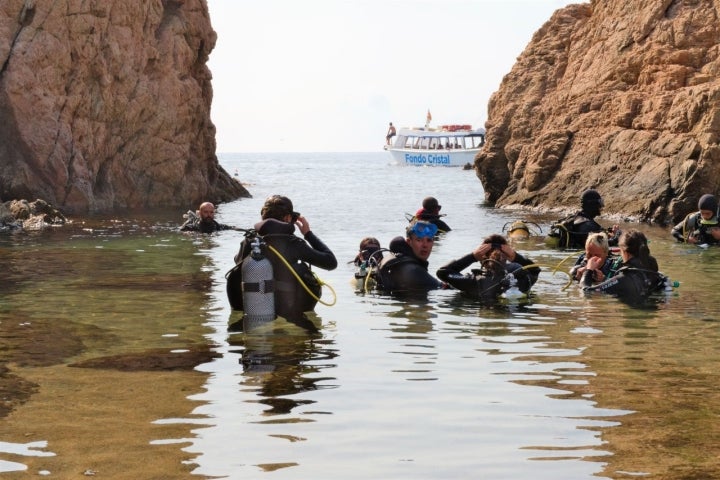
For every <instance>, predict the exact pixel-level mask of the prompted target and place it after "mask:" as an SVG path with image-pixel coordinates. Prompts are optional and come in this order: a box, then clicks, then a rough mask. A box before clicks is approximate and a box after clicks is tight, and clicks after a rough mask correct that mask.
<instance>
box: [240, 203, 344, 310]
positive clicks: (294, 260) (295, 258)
mask: <svg viewBox="0 0 720 480" xmlns="http://www.w3.org/2000/svg"><path fill="white" fill-rule="evenodd" d="M260 215H261V217H262V221H260V222H258V223H256V224H255V226H254V229H255V231H256V232H257V234H258V235H260V236H261V237H262V239H263V241H264V242H265V243H266V244H267V245H269V246H271V247H273V248H274V249H275V250H277V251H278V253H279V254H280V255H282V257H283V258H284V259H285V260H286V261H287V263H288V264H290V265H291V266H292V268H293V269H294V270H295V271H296V272H297V273H298V275H299V276H300V278H302V279H303V281H304V282H305V284H306V285H307V286H308V287H309V288H310V290H311V291H313V293H314V294H315V296H317V297H319V296H320V293H321V291H320V290H321V287H320V285H319V283H318V282H317V280H316V279H315V278H314V276H313V274H312V272H311V269H310V267H311V266H316V267H319V268H322V269H325V270H333V269H335V268H336V267H337V259H336V258H335V255H334V254H333V252H332V251H331V250H330V249H329V248H328V247H327V246H326V245H325V244H324V243H323V242H322V241H321V240H320V239H319V238H318V237H317V236H316V235H315V234H314V233H313V232H312V231H311V230H310V224H309V223H308V221H307V219H306V218H305V217H304V216H302V215H301V214H299V213H297V212H294V211H293V204H292V201H291V200H290V199H289V198H287V197H283V196H281V195H272V196H270V197H268V198H267V199H266V200H265V204H264V205H263V207H262V209H261V210H260ZM296 226H297V228H298V230H300V233H302V235H303V237H304V240H303V238H300V237H298V236H296V235H295V234H294V233H295V227H296ZM250 243H251V242H250V241H248V239H246V240H243V242H242V243H241V245H240V251H239V252H238V253H237V255H235V263H236V264H237V263H240V262H241V261H243V259H245V258H246V257H247V256H248V255H249V253H250ZM267 258H268V259H269V260H270V263H271V264H272V267H273V277H274V278H273V279H274V288H275V313H276V314H277V315H279V316H281V317H283V318H285V319H286V320H288V321H290V322H293V323H300V322H301V320H302V319H304V318H305V317H304V315H303V312H308V311H311V310H313V309H314V308H315V305H316V304H317V300H316V299H315V298H313V297H312V296H311V295H310V294H308V293H307V292H306V291H305V289H304V288H303V287H302V285H300V283H299V282H298V280H297V278H295V276H294V275H293V273H292V272H291V271H290V269H289V268H288V266H287V265H285V263H284V262H283V261H282V260H281V259H280V258H279V257H278V255H277V254H275V253H274V252H272V251H270V252H268V254H267ZM303 323H304V322H303Z"/></svg>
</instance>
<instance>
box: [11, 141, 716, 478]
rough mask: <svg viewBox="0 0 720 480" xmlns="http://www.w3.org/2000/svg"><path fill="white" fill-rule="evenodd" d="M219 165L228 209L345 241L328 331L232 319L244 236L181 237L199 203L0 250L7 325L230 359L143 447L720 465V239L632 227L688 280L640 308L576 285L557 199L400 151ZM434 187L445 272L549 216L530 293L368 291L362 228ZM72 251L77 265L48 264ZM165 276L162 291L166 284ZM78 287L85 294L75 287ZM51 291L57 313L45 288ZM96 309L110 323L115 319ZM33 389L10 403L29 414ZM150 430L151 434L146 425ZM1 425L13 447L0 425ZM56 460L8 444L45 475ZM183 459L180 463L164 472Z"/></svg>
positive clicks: (499, 462) (307, 473)
mask: <svg viewBox="0 0 720 480" xmlns="http://www.w3.org/2000/svg"><path fill="white" fill-rule="evenodd" d="M220 162H221V164H222V165H223V167H224V168H225V169H226V170H227V171H228V172H229V173H230V174H231V175H234V174H235V172H236V171H237V179H238V180H239V181H242V182H243V183H244V184H245V185H246V188H247V189H248V190H249V191H250V193H251V194H252V196H253V197H252V198H250V199H241V200H238V201H234V202H230V203H227V204H222V205H219V206H218V213H217V220H219V221H220V222H221V223H226V224H230V225H234V226H236V227H240V228H250V227H252V226H253V225H254V223H255V222H257V221H258V220H259V212H260V208H261V206H262V203H263V201H264V199H265V198H266V197H267V196H269V195H272V194H281V195H286V196H288V197H290V198H291V199H292V200H293V203H294V206H295V210H296V211H299V212H301V213H302V214H303V215H304V216H305V217H306V218H307V219H308V221H309V223H310V226H311V229H312V230H313V232H315V233H316V235H317V236H318V237H319V238H320V239H322V240H323V241H324V242H325V243H326V244H327V245H328V246H329V247H330V248H331V249H332V250H333V252H334V253H335V254H336V256H337V257H338V261H339V266H338V268H337V269H336V270H333V271H330V272H326V271H323V270H316V271H317V273H318V274H319V276H320V277H321V278H322V279H323V280H324V281H325V282H327V284H328V286H326V287H324V289H323V295H322V300H323V301H324V304H323V303H321V304H318V306H317V308H316V315H317V318H316V320H317V321H318V322H320V324H321V328H320V332H319V334H317V335H308V334H307V333H305V332H303V331H302V330H290V329H284V328H278V329H276V330H268V331H263V332H260V333H255V332H247V333H243V332H232V331H228V328H227V327H228V325H229V324H230V323H232V322H233V321H236V320H237V314H236V313H233V312H232V311H231V310H230V307H229V305H228V302H227V298H226V295H225V281H224V274H225V272H227V271H228V270H229V269H230V268H231V267H232V265H233V256H234V254H235V253H236V252H237V249H238V246H239V243H240V241H241V240H242V238H243V237H242V232H240V231H224V232H220V233H217V234H214V235H212V236H209V237H199V236H196V235H182V234H178V233H177V232H176V231H175V228H176V226H177V225H178V224H179V223H181V221H182V218H181V215H182V212H183V211H184V210H182V211H178V212H155V213H152V214H150V215H149V217H148V218H143V219H142V221H139V220H138V219H132V218H119V217H117V216H115V217H112V218H103V219H94V220H93V222H94V223H93V226H92V227H90V226H88V227H87V228H85V229H80V231H77V230H74V232H75V233H73V234H72V235H65V234H63V233H62V230H60V231H53V232H48V233H40V234H36V235H29V236H24V237H15V238H13V239H7V238H6V239H3V240H2V245H0V247H2V248H3V251H4V252H5V253H6V255H7V256H6V258H9V259H10V260H9V261H10V265H11V271H12V275H11V278H12V280H13V284H12V285H9V284H6V285H5V286H4V290H3V293H4V297H3V304H2V305H0V307H3V308H2V310H0V311H1V312H2V316H0V331H3V330H2V328H3V325H8V324H12V323H13V322H14V323H15V324H20V323H22V322H23V321H27V319H28V318H31V319H33V321H34V322H35V323H38V322H42V321H43V320H42V319H45V318H48V317H50V316H51V315H54V316H55V317H59V318H60V319H61V320H63V319H65V320H63V321H65V322H74V324H77V325H81V326H82V329H79V328H76V329H74V330H73V332H74V335H76V336H78V337H79V338H81V339H82V340H83V341H84V348H83V347H80V346H77V347H76V348H77V351H75V353H73V354H72V355H74V356H72V355H70V354H67V353H65V356H64V357H63V360H62V361H63V362H67V363H70V362H71V361H73V360H77V358H78V357H80V358H82V359H96V358H107V357H108V355H110V354H113V355H117V354H120V353H123V354H127V353H128V352H129V353H132V354H134V355H135V357H134V358H135V359H136V361H141V359H142V358H143V357H144V356H146V355H147V353H146V352H148V351H152V352H156V351H157V349H159V348H172V349H175V350H178V351H179V350H183V349H187V348H188V347H187V345H185V346H183V345H184V344H192V345H193V347H192V348H197V344H198V343H200V344H201V345H202V344H204V345H206V346H207V348H208V349H209V350H210V351H211V353H212V354H213V358H211V359H208V360H205V361H200V362H198V363H197V365H196V366H195V368H194V373H195V374H197V373H199V374H201V375H202V377H201V383H202V385H201V386H200V387H198V388H197V389H196V390H195V391H189V392H188V391H177V392H176V393H175V394H176V396H177V399H178V400H183V399H187V400H189V401H190V402H192V406H191V407H187V411H186V413H185V414H184V415H179V416H178V413H177V412H176V410H177V409H173V410H171V409H170V408H168V410H167V412H166V413H165V414H162V408H161V406H158V407H157V408H158V409H159V412H160V413H159V414H157V415H155V418H154V419H153V421H152V423H153V424H154V425H156V426H158V428H160V427H162V428H173V429H179V430H180V432H184V433H182V434H179V433H178V432H174V435H175V436H174V437H173V436H167V437H165V438H163V436H162V435H160V437H156V438H151V439H147V443H148V447H147V448H149V449H153V448H156V449H160V448H164V449H166V450H167V449H168V448H169V450H170V452H169V453H168V454H172V446H173V444H174V443H177V446H176V447H175V451H176V452H177V453H178V457H180V458H181V457H183V456H185V457H187V458H185V459H184V460H183V462H185V464H186V465H188V467H189V470H190V471H191V473H192V474H193V475H196V476H201V477H202V476H208V477H214V478H233V479H235V478H238V479H239V478H270V477H272V478H274V479H277V478H293V479H294V478H327V479H337V478H343V479H367V478H387V479H467V478H488V479H553V480H555V479H572V480H577V479H591V478H598V477H600V478H637V477H640V478H664V479H666V478H688V476H690V475H694V477H693V478H716V477H718V475H720V461H718V458H720V457H719V455H720V447H719V446H718V445H720V443H719V442H717V438H718V427H717V421H716V418H715V416H716V412H717V411H718V409H720V396H718V394H717V393H716V385H717V383H718V376H717V373H716V372H718V371H719V370H720V369H719V368H718V367H720V356H719V355H718V347H717V345H718V344H719V341H720V335H719V332H718V323H717V320H718V313H719V312H718V308H717V305H716V300H717V294H716V293H715V292H716V285H717V284H718V281H719V280H720V274H718V268H717V267H716V265H717V264H718V262H720V253H719V251H720V249H715V248H709V249H698V248H695V247H691V246H686V245H679V244H676V243H674V241H673V240H672V238H671V237H670V235H669V229H668V228H664V227H659V226H650V225H637V224H624V223H623V224H622V225H621V226H622V228H639V229H641V230H643V231H644V232H645V233H646V234H647V235H648V237H649V238H650V241H651V243H650V246H651V250H652V253H653V254H654V255H655V256H656V257H657V259H658V262H659V264H660V268H661V270H662V271H663V272H665V273H666V274H668V275H669V276H670V277H671V278H672V279H673V280H674V281H678V282H679V283H680V286H679V287H677V288H674V289H672V290H669V291H667V292H666V293H664V294H663V295H662V296H660V297H658V298H657V299H656V300H655V301H654V302H652V303H651V304H650V305H648V306H646V307H643V308H637V307H630V306H628V305H625V304H623V303H621V302H619V301H618V300H616V299H614V298H611V297H607V296H602V295H595V296H586V295H584V294H582V293H581V292H579V291H578V289H577V288H576V287H575V285H574V284H572V283H571V282H570V281H569V278H568V276H567V274H566V272H567V270H568V269H569V268H570V266H571V265H572V263H573V262H574V259H575V258H576V254H575V253H573V254H569V253H568V252H560V251H556V250H550V249H547V248H546V247H545V245H544V242H543V241H542V235H544V233H546V232H547V227H548V225H549V223H550V222H551V221H552V220H553V219H554V218H555V217H556V216H557V215H540V214H534V213H532V212H522V211H513V210H504V209H497V208H494V207H492V206H490V205H487V204H486V203H485V201H484V192H483V188H482V185H481V184H480V182H479V180H478V179H477V177H476V176H475V174H474V172H473V171H471V170H470V171H468V170H463V169H461V168H443V167H405V166H398V165H395V164H393V163H392V162H391V160H390V157H389V155H388V154H386V153H385V152H380V153H366V154H357V153H352V154H331V153H323V154H306V153H297V154H287V153H284V154H225V155H220ZM599 188H600V190H601V191H602V187H601V186H600V187H599ZM426 196H435V197H436V198H437V199H438V201H439V202H440V204H441V205H442V210H441V213H443V214H444V215H445V217H444V220H445V221H446V222H447V223H448V224H449V225H450V226H451V227H452V229H453V230H452V231H451V232H449V233H447V234H444V235H442V236H441V237H440V238H439V239H438V240H437V241H436V242H435V246H434V249H433V253H432V255H431V257H430V259H429V261H430V271H431V272H434V271H435V270H437V268H438V267H439V266H440V265H442V264H444V263H445V262H447V261H449V260H451V259H454V258H457V257H459V256H462V255H464V254H466V253H468V252H470V251H471V250H472V249H473V248H474V247H475V246H477V244H478V243H480V242H481V241H482V239H483V237H485V236H487V235H489V234H492V233H502V232H503V230H504V229H506V228H507V226H508V225H509V223H511V222H512V221H514V220H517V219H525V220H529V221H532V222H535V223H536V224H537V229H538V230H537V231H536V233H538V234H539V235H537V236H535V237H532V238H531V239H530V240H527V241H524V242H520V243H516V244H515V248H516V249H517V250H519V251H520V252H522V253H523V254H525V255H527V256H529V257H530V258H532V259H533V260H534V261H535V262H536V263H538V264H540V265H542V269H543V270H542V273H541V274H540V278H539V280H538V282H537V284H536V285H535V286H534V287H533V289H532V293H531V295H530V296H525V295H520V294H510V295H507V296H505V297H504V298H502V299H501V301H500V302H499V303H498V304H497V305H495V306H484V305H480V304H478V303H476V302H473V301H471V300H467V299H465V298H463V297H462V296H461V295H459V293H458V292H456V291H452V290H444V291H436V292H430V293H429V294H428V296H427V298H421V299H412V300H401V299H395V298H390V297H384V296H377V295H373V294H368V293H358V292H356V290H355V288H354V285H353V284H352V282H351V281H352V279H353V273H354V266H353V265H352V264H351V263H350V262H351V261H352V259H353V258H354V256H355V254H356V253H357V249H358V246H359V243H360V240H361V239H362V238H363V237H365V236H375V237H377V238H378V239H379V240H380V241H381V243H382V245H383V246H387V245H388V243H389V242H390V240H391V239H392V238H393V237H395V236H397V235H403V234H404V229H405V226H406V225H407V217H408V216H411V215H412V214H413V213H414V212H415V211H416V210H417V209H418V208H419V207H420V204H421V202H422V199H423V198H424V197H426ZM187 207H188V208H192V207H193V206H190V205H188V206H187ZM173 215H174V216H173ZM600 221H601V223H604V224H605V225H608V226H609V224H610V222H609V221H608V220H603V219H600ZM88 222H89V220H88ZM60 255H65V257H63V258H65V259H67V258H74V259H75V262H74V266H72V267H70V268H69V267H68V263H66V262H60V261H53V260H52V259H53V258H59V257H60ZM43 259H44V260H43ZM25 262H29V263H30V264H31V265H27V264H26V263H25ZM92 266H94V267H92ZM38 268H40V269H42V270H43V272H44V275H43V278H44V279H45V281H46V280H47V279H48V278H53V279H63V281H56V282H54V283H53V285H54V290H53V291H52V292H48V291H47V288H46V287H43V286H42V285H46V283H44V282H43V279H41V278H40V277H39V276H38V277H36V276H35V275H34V273H33V272H35V271H37V269H38ZM68 270H70V271H68ZM188 278H190V279H191V280H188ZM140 279H142V280H140ZM150 279H151V280H150ZM180 279H182V280H180ZM192 279H194V280H192ZM188 282H189V283H190V285H189V286H188ZM177 284H183V285H185V286H184V287H183V286H182V285H180V286H178V285H177ZM154 288H158V289H164V290H165V293H164V294H163V295H153V294H152V293H153V289H154ZM78 291H82V292H84V297H83V302H76V301H72V298H77V295H78ZM42 293H44V294H45V295H50V296H51V298H52V299H53V300H54V301H53V302H52V304H51V305H52V307H48V305H47V303H46V304H44V305H43V304H40V303H38V304H37V305H34V304H33V302H32V301H30V299H32V298H37V295H38V294H42ZM129 293H131V294H129ZM101 306H102V307H101ZM151 309H152V310H151ZM99 311H102V312H104V313H103V314H104V315H105V316H107V317H106V318H102V319H99V318H98V312H99ZM148 311H152V312H153V314H152V315H148ZM19 313H22V315H19ZM55 317H53V318H55ZM109 321H110V322H112V323H111V325H112V332H113V335H114V337H113V339H114V341H113V343H109V342H106V341H103V340H101V338H104V335H105V334H102V335H101V334H100V333H97V332H96V333H92V332H94V330H91V329H90V328H89V327H93V328H97V329H99V330H100V331H102V332H105V331H106V330H107V329H108V328H109V327H108V322H109ZM15 332H16V331H15V330H12V332H7V334H6V335H5V341H6V342H7V344H8V345H11V348H19V349H22V348H25V349H27V342H25V341H22V342H21V341H19V340H17V338H18V337H17V336H15V335H16V333H15ZM78 332H79V333H78ZM13 342H14V343H13ZM68 348H70V347H68ZM8 357H9V355H8ZM33 358H35V357H33ZM113 358H116V357H113ZM35 361H36V362H37V359H35ZM67 370H70V369H67ZM15 371H16V372H17V373H18V374H20V375H22V374H23V369H22V368H16V370H15ZM76 371H77V370H76ZM76 371H75V372H69V373H68V375H70V374H71V373H74V374H75V375H77V373H76ZM62 372H63V370H58V371H57V372H56V371H53V373H54V375H62V374H63V373H62ZM155 387H156V386H155V385H152V384H150V382H148V385H147V386H146V388H142V386H136V387H135V388H137V389H138V390H137V392H136V396H137V398H138V402H139V403H141V404H142V402H152V401H153V400H152V399H153V398H155V397H156V394H157V390H156V388H155ZM41 388H42V385H41ZM172 394H173V392H169V395H172ZM36 397H37V394H36V395H35V397H33V396H30V397H29V398H28V399H27V403H25V404H20V405H18V406H17V408H16V411H15V412H14V414H13V415H14V416H20V417H22V415H23V413H24V411H25V410H27V409H28V408H29V407H31V406H32V405H33V402H34V401H35V400H34V398H36ZM119 405H120V404H119ZM118 410H119V411H122V406H119V407H118ZM102 415H103V413H102V412H100V411H98V412H94V413H93V412H89V413H88V418H86V419H85V421H87V422H91V423H93V424H97V425H103V424H105V423H107V422H108V419H107V418H104V417H102ZM94 416H95V417H97V418H95V417H94ZM9 418H12V416H11V417H9ZM3 422H4V421H3V419H2V418H0V427H2V426H5V427H11V426H12V424H10V423H8V421H5V425H3ZM137 427H138V433H137V437H138V438H140V439H141V440H142V439H143V438H144V437H143V433H142V429H143V428H145V426H144V425H141V424H138V425H137ZM0 431H6V432H7V431H8V429H7V428H0ZM6 435H9V434H8V433H6ZM63 438H64V437H63V433H62V431H59V430H57V429H53V427H52V425H47V426H46V427H44V428H41V427H36V428H34V429H33V431H32V433H31V434H30V435H29V436H28V437H27V438H24V439H23V441H24V442H25V443H27V442H47V443H46V444H45V443H42V444H43V445H47V446H46V450H47V451H48V452H52V453H53V454H55V455H56V456H58V457H63V456H65V457H68V456H69V455H70V453H67V452H64V451H63V450H62V448H61V445H62V440H63ZM0 441H7V442H18V440H17V438H15V437H12V438H3V434H0ZM168 445H170V447H168ZM161 446H162V447H161ZM123 447H126V448H128V451H123ZM116 448H118V450H119V451H118V452H117V455H118V457H121V456H123V457H126V456H130V457H132V455H130V454H129V452H130V447H129V446H125V445H122V444H121V445H120V446H119V447H116ZM92 450H93V447H92V446H89V447H88V448H87V452H86V454H87V455H90V456H92V454H93V451H92ZM163 451H165V450H163ZM96 453H98V452H96ZM48 458H50V459H51V458H53V457H41V458H40V459H36V458H32V459H31V458H24V459H23V458H22V457H20V458H18V457H17V456H13V455H9V456H6V455H4V454H3V453H2V452H0V459H4V460H7V461H8V462H10V463H12V464H13V465H15V464H16V462H21V463H25V464H28V465H31V466H32V467H33V468H37V469H38V470H40V468H41V467H42V468H43V469H44V468H46V466H47V464H46V463H42V462H48V461H50V460H48ZM66 461H67V458H66ZM39 462H40V463H39ZM2 465H3V464H2V463H0V472H2V471H3V469H2ZM36 466H37V467H36ZM7 470H8V471H9V470H10V468H9V467H8V468H7ZM48 471H50V472H52V471H53V470H52V468H48ZM181 472H183V469H182V468H181V466H180V461H178V470H177V472H169V473H168V475H169V478H181V477H182V476H183V474H182V473H181ZM1 477H2V473H0V478H1Z"/></svg>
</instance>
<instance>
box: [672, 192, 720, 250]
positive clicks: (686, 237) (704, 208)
mask: <svg viewBox="0 0 720 480" xmlns="http://www.w3.org/2000/svg"><path fill="white" fill-rule="evenodd" d="M672 236H673V237H675V238H676V239H677V241H678V242H687V243H693V244H695V245H716V244H718V243H720V225H718V201H717V198H715V196H714V195H710V194H709V193H706V194H705V195H703V196H702V197H700V200H699V201H698V211H697V212H691V213H689V214H688V215H687V216H686V217H685V219H684V220H683V221H682V222H680V223H678V224H677V225H675V226H674V227H673V229H672Z"/></svg>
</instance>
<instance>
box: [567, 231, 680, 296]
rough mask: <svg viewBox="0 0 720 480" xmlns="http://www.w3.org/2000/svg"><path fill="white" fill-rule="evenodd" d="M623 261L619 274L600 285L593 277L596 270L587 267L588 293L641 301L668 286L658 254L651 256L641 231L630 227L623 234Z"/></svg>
mask: <svg viewBox="0 0 720 480" xmlns="http://www.w3.org/2000/svg"><path fill="white" fill-rule="evenodd" d="M619 246H620V255H621V256H622V263H621V264H620V268H619V269H618V270H617V273H616V274H615V275H613V276H612V277H610V278H608V279H606V280H605V281H604V282H601V283H599V284H597V285H593V278H595V277H596V276H597V272H596V269H592V268H590V267H588V268H586V269H585V271H584V272H583V274H582V277H581V278H580V285H581V286H582V288H583V290H585V291H586V292H603V293H609V294H612V295H617V296H618V297H620V298H621V299H623V300H627V301H631V302H637V301H639V300H642V299H644V298H646V297H647V296H648V295H649V294H651V293H653V292H655V291H659V290H662V289H664V288H666V286H667V284H668V279H667V277H666V276H665V275H663V274H661V273H659V272H658V264H657V260H655V257H653V256H652V255H650V249H649V248H648V242H647V238H646V237H645V234H644V233H642V232H640V231H638V230H629V231H627V232H625V233H623V234H622V235H621V236H620V241H619Z"/></svg>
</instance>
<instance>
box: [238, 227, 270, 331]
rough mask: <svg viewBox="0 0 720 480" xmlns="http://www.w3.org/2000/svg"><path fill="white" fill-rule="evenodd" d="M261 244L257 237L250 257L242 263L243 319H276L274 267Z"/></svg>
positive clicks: (268, 320)
mask: <svg viewBox="0 0 720 480" xmlns="http://www.w3.org/2000/svg"><path fill="white" fill-rule="evenodd" d="M260 246H261V243H260V239H259V238H257V237H256V238H255V239H254V240H253V242H252V244H251V245H250V248H251V251H250V255H249V258H246V259H245V260H244V261H243V265H242V297H243V305H244V306H243V308H244V311H245V316H244V317H243V320H249V321H251V322H258V323H262V322H271V321H273V320H275V293H274V291H275V281H274V280H273V268H272V264H271V263H270V260H268V259H267V258H266V257H265V255H264V254H263V252H262V250H261V249H260Z"/></svg>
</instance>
